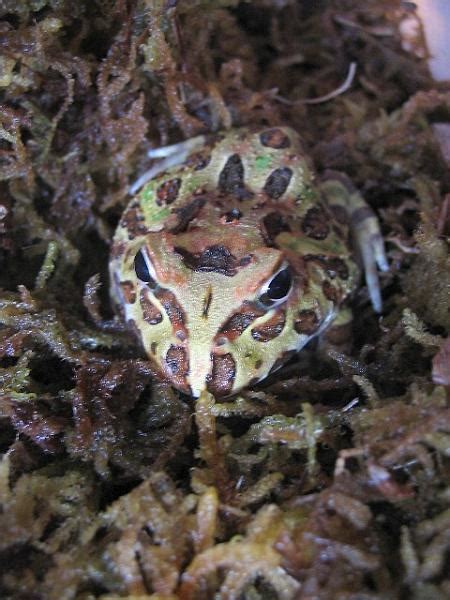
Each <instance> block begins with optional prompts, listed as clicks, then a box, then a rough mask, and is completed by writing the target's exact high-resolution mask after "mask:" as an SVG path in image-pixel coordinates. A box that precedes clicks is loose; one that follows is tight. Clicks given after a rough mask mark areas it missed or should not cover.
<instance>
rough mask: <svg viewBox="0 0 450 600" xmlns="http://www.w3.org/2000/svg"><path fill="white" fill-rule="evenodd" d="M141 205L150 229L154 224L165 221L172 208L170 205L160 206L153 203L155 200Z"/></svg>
mask: <svg viewBox="0 0 450 600" xmlns="http://www.w3.org/2000/svg"><path fill="white" fill-rule="evenodd" d="M141 207H142V212H143V213H144V217H145V220H146V222H147V223H148V225H149V229H151V225H152V224H155V223H160V222H162V221H165V220H166V219H167V217H168V216H169V215H170V208H169V207H168V206H163V207H159V206H157V205H156V204H153V202H142V203H141Z"/></svg>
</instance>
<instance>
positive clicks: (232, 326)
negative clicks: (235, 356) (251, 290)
mask: <svg viewBox="0 0 450 600" xmlns="http://www.w3.org/2000/svg"><path fill="white" fill-rule="evenodd" d="M264 314H265V311H264V310H262V309H261V308H258V307H256V306H255V305H254V304H252V303H250V302H248V303H245V304H243V305H242V306H241V307H240V308H239V310H238V311H237V312H236V313H234V315H231V317H230V318H229V319H228V320H227V321H226V322H225V323H224V324H223V325H222V327H221V328H220V330H219V334H218V338H219V339H220V338H221V337H226V338H228V340H229V341H230V342H231V341H233V340H235V339H236V338H237V337H239V336H240V335H241V334H242V332H243V331H245V329H247V327H249V326H250V325H251V324H252V323H253V321H254V320H255V319H257V318H258V317H261V316H262V315H264Z"/></svg>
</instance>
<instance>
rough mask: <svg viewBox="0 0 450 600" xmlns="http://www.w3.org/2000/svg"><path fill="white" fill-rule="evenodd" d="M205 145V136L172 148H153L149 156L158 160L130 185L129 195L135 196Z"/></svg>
mask: <svg viewBox="0 0 450 600" xmlns="http://www.w3.org/2000/svg"><path fill="white" fill-rule="evenodd" d="M204 145H205V136H203V135H198V136H197V137H194V138H191V139H189V140H185V141H184V142H179V143H177V144H171V145H170V146H161V147H160V148H151V149H150V150H149V151H148V152H147V156H148V157H149V158H153V159H161V160H158V162H157V163H155V164H154V165H152V166H151V167H150V169H148V170H147V171H145V173H143V174H142V175H141V176H140V177H138V179H137V180H136V181H135V182H134V183H133V184H132V185H130V187H129V189H128V193H129V194H131V195H133V194H135V193H136V192H137V191H138V190H140V189H141V187H142V186H144V185H145V184H146V183H147V182H148V181H150V180H151V179H153V178H154V177H156V176H157V175H159V174H160V173H162V172H163V171H166V170H167V169H170V168H172V167H176V166H178V165H180V164H181V163H182V162H183V161H185V160H186V158H187V157H188V156H189V155H190V154H191V153H192V152H193V151H194V150H197V149H199V148H202V147H203V146H204Z"/></svg>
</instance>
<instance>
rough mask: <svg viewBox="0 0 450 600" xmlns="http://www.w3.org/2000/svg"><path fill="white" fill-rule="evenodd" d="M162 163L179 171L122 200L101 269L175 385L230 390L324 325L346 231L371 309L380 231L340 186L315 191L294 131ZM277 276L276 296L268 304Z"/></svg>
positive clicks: (229, 142)
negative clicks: (366, 286) (357, 255)
mask: <svg viewBox="0 0 450 600" xmlns="http://www.w3.org/2000/svg"><path fill="white" fill-rule="evenodd" d="M163 152H164V151H163ZM163 152H162V153H163ZM167 155H168V156H171V155H172V156H175V162H177V161H179V162H181V164H179V165H177V166H173V167H171V168H170V169H168V170H166V171H165V172H163V173H161V174H159V175H158V176H156V177H155V178H154V179H152V180H151V181H150V182H149V183H147V184H146V185H145V186H144V187H143V188H142V189H141V191H140V192H139V193H138V194H137V195H136V196H135V197H134V198H133V200H132V201H131V203H130V204H129V205H128V207H127V209H126V211H125V212H124V215H123V217H122V219H121V222H120V223H119V226H118V228H117V231H116V234H115V237H114V243H113V248H112V254H111V263H110V273H111V282H112V287H111V290H112V297H113V300H114V302H115V304H116V305H117V306H118V307H119V310H120V311H121V312H122V314H123V316H124V318H125V320H126V321H127V322H128V323H129V324H130V326H131V327H132V328H133V329H134V330H135V332H136V334H137V335H138V337H139V338H140V340H141V342H142V345H143V347H144V349H145V351H146V352H147V354H148V356H149V357H150V358H151V359H152V360H153V361H154V363H155V364H156V365H157V366H158V367H159V369H160V370H161V371H162V372H163V373H164V375H165V376H166V377H167V379H168V380H169V381H170V382H171V383H172V384H173V385H174V386H175V387H177V388H178V389H180V390H182V391H184V392H185V393H188V394H191V395H193V396H196V397H197V396H199V395H200V394H201V392H202V391H204V390H206V389H208V390H209V391H210V392H212V393H213V394H214V395H216V396H224V395H230V394H234V393H236V392H238V391H239V390H241V389H242V388H243V387H246V386H247V385H249V384H251V383H253V382H256V381H260V380H261V379H264V378H265V377H266V376H267V375H268V374H269V373H270V372H271V371H272V370H274V369H275V368H277V367H278V366H279V365H280V364H282V362H283V361H284V360H286V358H287V357H288V356H290V354H291V353H292V352H293V351H295V352H296V351H298V350H300V349H301V348H302V347H303V346H304V345H305V344H306V343H307V342H308V341H309V340H310V339H311V338H312V337H314V336H317V335H318V334H319V333H320V332H322V331H323V330H324V329H325V328H326V327H328V326H329V325H330V324H331V323H332V321H333V319H334V318H335V317H336V315H337V313H338V311H339V309H340V307H341V306H342V304H343V302H344V301H345V300H346V298H347V297H348V296H349V294H350V293H351V292H352V291H353V290H354V288H355V286H356V285H357V282H358V279H359V268H358V266H357V264H356V262H355V260H354V256H353V250H352V248H351V246H350V244H349V224H350V222H352V231H353V234H354V238H355V239H356V245H357V246H358V249H359V253H360V254H361V255H362V258H363V262H364V266H365V270H366V277H367V279H368V283H369V288H370V293H371V297H372V301H373V303H374V305H375V308H376V309H377V310H379V308H380V302H381V301H380V296H379V288H378V280H377V276H376V267H375V263H376V262H377V263H378V265H379V266H380V267H381V268H382V269H386V268H387V265H386V261H385V258H384V250H383V243H382V239H381V236H380V233H379V228H378V222H377V220H376V218H375V217H374V215H373V213H371V211H370V209H369V208H368V206H367V205H366V204H365V203H364V201H363V199H362V198H361V196H360V195H359V194H358V193H357V192H354V191H353V190H352V189H351V188H350V186H348V185H346V182H345V181H344V183H342V180H341V181H339V180H334V181H333V180H331V181H327V182H326V183H325V184H323V185H322V186H321V188H320V189H319V188H318V187H316V186H315V185H314V184H313V177H312V174H311V170H310V168H309V166H308V162H307V160H306V158H305V154H304V152H303V149H302V146H301V143H300V139H299V137H298V135H297V134H296V133H295V132H294V131H293V130H292V129H289V128H286V127H277V128H260V129H256V130H250V129H236V130H231V131H229V132H227V133H224V134H217V135H213V136H210V137H209V139H206V138H195V139H194V140H191V141H188V142H186V143H184V144H180V145H178V146H175V147H174V148H168V149H167ZM137 255H139V256H138V259H136V256H137ZM135 259H136V263H135ZM136 265H138V266H137V267H136ZM139 265H140V267H139ZM142 265H145V269H144V270H143V266H142ZM136 269H137V271H138V273H137V272H136ZM281 271H282V272H283V274H282V275H281V276H279V277H278V278H277V280H276V282H279V281H280V277H281V278H283V276H286V278H287V279H286V281H287V283H286V281H285V282H284V287H285V288H286V292H287V293H286V294H285V297H284V296H283V294H282V293H281V292H280V293H278V296H277V298H276V299H275V300H273V299H271V298H269V300H267V295H269V296H271V295H273V293H274V292H273V289H274V286H275V287H277V286H276V285H275V283H274V282H272V283H271V284H270V282H271V280H272V279H273V278H274V276H275V275H276V274H277V273H280V272H281ZM143 272H144V275H142V273H143ZM286 273H289V275H286ZM138 275H140V276H138ZM289 283H290V284H289ZM269 284H270V287H269V291H268V289H267V288H268V286H269ZM284 287H283V285H281V284H278V288H277V289H278V290H280V289H282V290H284ZM280 294H281V297H280Z"/></svg>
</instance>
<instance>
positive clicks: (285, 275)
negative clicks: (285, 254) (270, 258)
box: [266, 268, 292, 300]
mask: <svg viewBox="0 0 450 600" xmlns="http://www.w3.org/2000/svg"><path fill="white" fill-rule="evenodd" d="M291 283H292V275H291V270H290V269H289V268H286V269H283V270H282V271H280V272H279V273H278V274H277V275H275V277H274V278H273V279H272V281H271V282H270V284H269V287H268V288H267V292H266V294H267V297H268V298H270V300H281V298H284V297H285V296H287V294H288V292H289V290H290V289H291Z"/></svg>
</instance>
